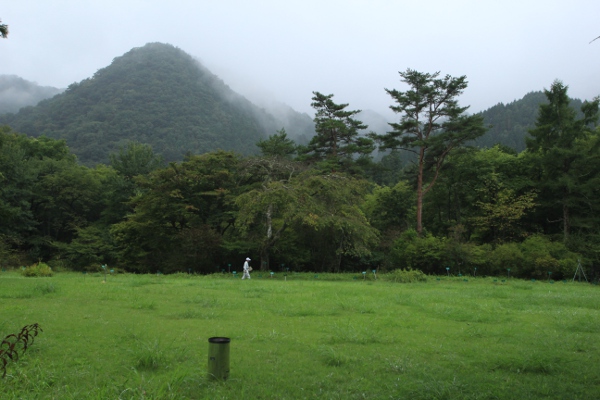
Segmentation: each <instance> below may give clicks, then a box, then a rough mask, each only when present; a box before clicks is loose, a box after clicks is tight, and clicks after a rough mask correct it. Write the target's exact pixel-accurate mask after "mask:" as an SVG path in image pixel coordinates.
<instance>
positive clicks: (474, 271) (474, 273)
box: [473, 267, 477, 276]
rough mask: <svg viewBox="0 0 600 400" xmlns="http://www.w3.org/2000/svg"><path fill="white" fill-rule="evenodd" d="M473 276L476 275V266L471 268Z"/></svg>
mask: <svg viewBox="0 0 600 400" xmlns="http://www.w3.org/2000/svg"><path fill="white" fill-rule="evenodd" d="M473 276H477V267H475V268H473Z"/></svg>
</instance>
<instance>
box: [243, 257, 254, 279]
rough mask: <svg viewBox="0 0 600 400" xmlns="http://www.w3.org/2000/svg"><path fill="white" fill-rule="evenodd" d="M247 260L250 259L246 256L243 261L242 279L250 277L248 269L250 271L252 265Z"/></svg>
mask: <svg viewBox="0 0 600 400" xmlns="http://www.w3.org/2000/svg"><path fill="white" fill-rule="evenodd" d="M248 261H250V258H248V257H246V261H244V275H242V279H245V278H248V279H251V278H250V271H252V267H250V264H248Z"/></svg>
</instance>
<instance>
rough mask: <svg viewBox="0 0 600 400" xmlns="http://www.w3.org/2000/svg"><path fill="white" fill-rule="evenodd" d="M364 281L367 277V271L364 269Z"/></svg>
mask: <svg viewBox="0 0 600 400" xmlns="http://www.w3.org/2000/svg"><path fill="white" fill-rule="evenodd" d="M362 274H363V281H364V280H366V279H367V271H363V273H362Z"/></svg>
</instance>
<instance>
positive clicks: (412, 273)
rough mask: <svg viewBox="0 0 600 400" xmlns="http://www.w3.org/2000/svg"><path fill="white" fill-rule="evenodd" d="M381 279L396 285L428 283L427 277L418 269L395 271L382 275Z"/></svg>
mask: <svg viewBox="0 0 600 400" xmlns="http://www.w3.org/2000/svg"><path fill="white" fill-rule="evenodd" d="M380 278H381V279H382V280H384V281H388V282H395V283H414V282H427V275H425V274H424V273H423V272H422V271H420V270H418V269H395V270H393V271H391V272H388V273H386V274H381V275H380Z"/></svg>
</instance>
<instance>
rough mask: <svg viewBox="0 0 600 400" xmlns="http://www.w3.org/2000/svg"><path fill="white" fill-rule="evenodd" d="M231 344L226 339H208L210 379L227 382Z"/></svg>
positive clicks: (229, 340)
mask: <svg viewBox="0 0 600 400" xmlns="http://www.w3.org/2000/svg"><path fill="white" fill-rule="evenodd" d="M229 342H231V339H229V338H226V337H211V338H209V339H208V378H209V379H217V380H225V379H227V378H228V377H229Z"/></svg>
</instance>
